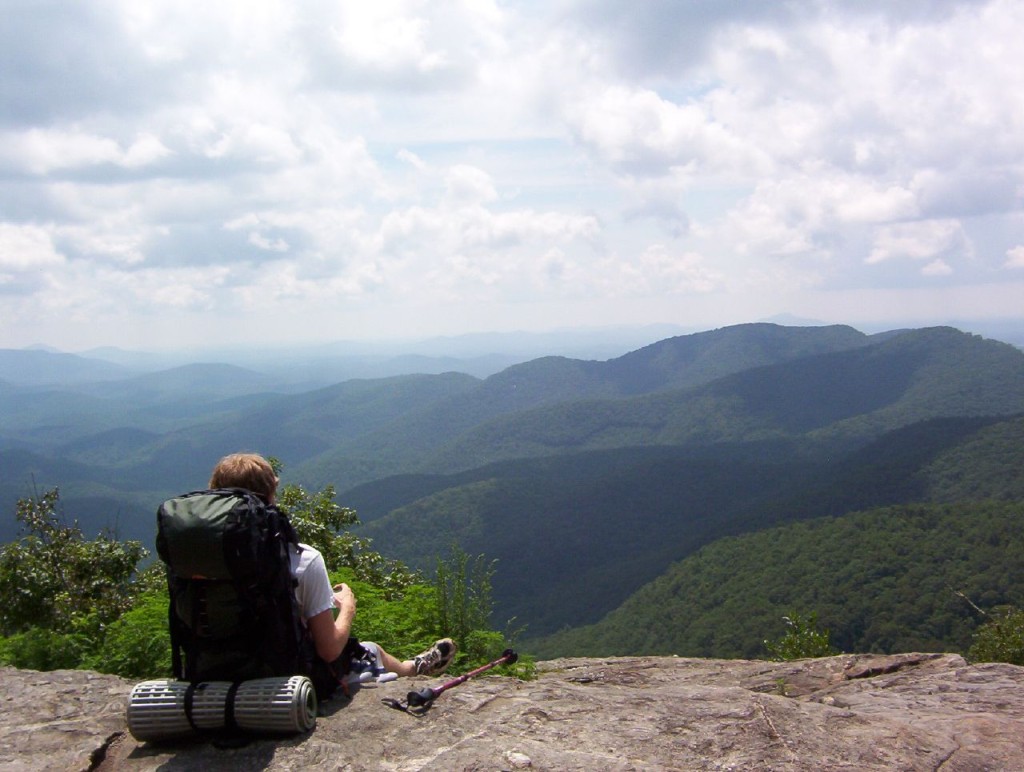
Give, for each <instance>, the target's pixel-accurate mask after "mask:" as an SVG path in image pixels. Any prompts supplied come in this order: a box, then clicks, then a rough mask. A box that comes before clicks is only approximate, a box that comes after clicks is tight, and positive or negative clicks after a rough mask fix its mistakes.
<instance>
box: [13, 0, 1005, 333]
mask: <svg viewBox="0 0 1024 772" xmlns="http://www.w3.org/2000/svg"><path fill="white" fill-rule="evenodd" d="M17 10H18V12H17V13H12V14H10V15H9V17H8V19H7V22H8V23H7V24H5V25H3V28H2V29H0V45H2V46H3V48H4V50H5V56H6V60H7V61H8V62H9V65H10V66H8V67H5V68H4V69H3V71H2V72H0V98H2V99H3V102H4V104H5V107H6V108H7V109H5V111H4V115H3V116H0V213H2V214H0V282H2V284H0V288H2V291H3V292H4V293H5V299H8V300H11V301H12V302H11V303H9V304H8V305H7V309H14V308H17V309H18V311H17V313H18V314H19V315H21V316H24V319H21V320H20V322H19V324H14V323H13V322H14V321H17V320H13V319H12V317H11V313H13V312H11V311H10V310H8V311H6V312H5V316H4V317H3V324H2V325H0V329H2V330H4V331H8V332H5V333H0V336H2V335H3V334H6V335H8V339H7V340H6V341H5V340H0V345H4V344H5V343H6V344H7V345H10V344H11V343H15V342H18V341H19V340H22V339H23V336H24V335H26V334H31V332H29V333H25V332H18V333H15V332H11V331H14V330H22V331H24V330H28V331H31V330H33V329H36V327H34V326H33V321H35V322H37V323H39V324H42V322H43V321H45V320H43V319H41V318H39V317H33V314H35V313H36V312H37V311H39V310H42V309H47V308H50V309H59V314H57V316H58V317H60V316H62V315H64V316H66V317H67V318H68V319H72V318H79V317H78V316H76V314H77V315H81V314H88V315H90V316H91V318H93V319H95V320H96V324H95V326H94V328H95V329H97V330H101V329H103V330H117V329H119V328H123V327H125V326H126V325H125V324H123V323H118V324H115V323H113V322H109V320H112V319H114V318H115V316H114V314H115V313H117V314H121V316H118V317H116V318H118V319H123V318H124V315H125V314H129V313H131V314H135V315H137V319H138V321H137V322H136V323H133V324H132V325H130V326H132V327H133V328H138V329H142V328H143V327H145V325H146V324H150V323H151V324H153V325H159V324H161V321H160V320H159V319H157V318H155V317H154V318H153V319H152V320H151V319H150V315H151V309H152V308H153V307H154V306H157V305H158V306H160V307H162V308H174V309H180V310H181V313H182V314H187V313H197V314H198V313H200V312H202V313H207V311H206V310H204V309H208V313H209V314H210V317H209V319H213V318H215V316H214V315H215V314H216V313H217V311H216V309H218V308H220V307H224V308H225V309H227V308H231V309H232V310H233V311H234V313H235V316H234V317H233V318H234V319H239V318H240V317H241V316H244V314H245V311H244V309H247V308H256V307H257V306H258V305H259V306H261V312H262V313H263V314H265V315H269V316H271V317H275V319H276V318H277V315H278V314H280V319H279V321H278V326H277V328H275V329H279V330H280V334H282V335H284V334H286V331H293V332H295V334H299V333H302V332H303V329H302V324H301V322H300V321H298V317H299V316H301V315H299V314H296V313H294V311H295V309H296V308H306V307H308V308H312V307H314V306H316V307H320V306H322V309H321V310H322V316H321V317H318V318H320V319H322V320H323V321H322V322H321V323H320V324H319V325H318V329H321V330H323V331H324V332H323V334H325V335H329V334H330V333H329V332H328V330H330V329H331V325H330V324H329V321H330V320H331V319H340V318H343V317H344V314H345V313H348V311H347V309H348V308H350V307H351V308H354V307H356V306H358V308H359V312H360V313H361V314H365V315H366V316H367V318H369V317H370V316H373V315H374V314H376V315H377V316H376V318H378V319H379V318H386V317H387V315H388V314H389V313H396V312H395V311H394V309H398V308H410V307H412V306H413V305H417V307H420V308H422V307H434V308H437V309H439V310H437V311H436V313H432V314H429V317H430V319H431V320H432V321H433V322H434V323H436V325H437V330H438V331H447V332H455V331H459V329H461V328H462V327H465V326H468V327H471V328H473V329H489V328H491V327H492V325H493V324H494V323H495V320H504V322H505V323H508V324H511V323H513V322H512V321H509V320H520V318H521V316H522V314H521V313H520V310H521V308H522V307H523V306H524V305H529V307H530V309H531V312H530V315H529V319H528V320H529V322H530V323H531V324H536V325H542V324H544V323H546V322H548V323H550V322H552V321H556V320H557V321H558V322H560V323H564V322H565V320H566V318H567V316H572V314H571V313H570V311H569V308H570V306H571V307H572V308H574V309H578V310H579V313H580V314H581V316H579V317H578V318H577V317H574V316H573V317H572V319H571V321H572V322H573V323H580V324H586V323H596V324H599V323H603V322H604V321H605V318H604V313H603V311H602V308H603V301H605V300H612V299H614V300H615V304H614V305H615V308H616V312H617V313H620V314H623V315H626V314H635V315H636V317H637V318H635V320H634V321H635V322H637V323H640V322H646V321H677V322H681V323H687V324H703V323H707V322H710V323H726V322H728V321H746V320H748V319H749V315H750V314H751V313H753V309H754V308H758V309H761V308H762V307H763V308H764V311H763V312H762V315H766V314H769V313H773V312H774V313H778V312H782V311H789V312H791V313H794V314H797V315H803V316H815V315H817V316H820V313H817V309H818V308H820V307H821V305H820V304H821V303H822V302H823V301H822V300H821V298H822V297H823V295H822V293H826V292H828V293H840V292H843V291H844V290H846V289H847V288H856V291H857V292H875V293H876V294H875V297H877V298H878V304H879V308H878V310H877V311H875V312H874V313H877V314H878V315H884V314H887V313H888V314H892V313H893V311H892V310H891V307H892V306H893V304H895V305H896V306H899V305H900V304H899V302H898V301H894V300H893V298H894V297H895V295H894V294H891V293H896V292H904V293H906V294H907V297H909V296H910V295H911V294H912V293H915V292H916V293H929V292H938V289H939V288H940V287H941V288H942V289H943V290H944V291H949V292H953V291H954V290H956V292H957V293H959V294H956V295H955V297H957V298H960V299H961V300H962V302H963V303H965V304H969V305H971V306H972V308H970V309H966V310H964V309H957V311H958V314H959V316H960V317H962V318H963V317H967V316H969V315H970V313H974V312H978V313H980V312H985V313H991V312H993V309H992V308H991V307H990V305H991V304H984V303H980V301H978V300H977V298H979V297H981V296H982V294H983V293H980V292H974V291H972V290H971V288H977V287H982V286H985V287H990V286H992V282H994V281H995V277H996V276H997V275H999V273H1000V272H1001V271H1003V270H1005V269H1011V268H1020V267H1021V265H1024V256H1022V255H1021V249H1022V247H1021V244H1022V243H1024V231H1022V223H1024V220H1022V218H1021V213H1022V211H1024V48H1022V47H1021V46H1020V44H1019V42H1018V41H1019V40H1020V39H1021V38H1022V36H1024V5H1022V4H1020V3H1018V2H1015V1H1014V0H942V1H941V2H934V3H925V2H917V1H916V0H911V1H909V2H907V3H882V2H872V3H857V4H848V3H838V2H835V0H824V1H823V2H820V3H815V4H812V5H806V6H800V7H799V8H798V7H796V6H790V5H786V4H777V3H774V4H773V3H752V2H739V3H732V2H723V3H707V4H701V3H678V2H672V0H650V2H644V3H640V4H622V3H620V2H614V1H613V0H566V1H565V2H559V3H556V4H537V3H528V2H520V1H518V0H517V1H515V2H508V3H497V2H494V1H493V0H443V1H442V2H437V3H434V2H426V0H382V1H381V2H377V3H373V4H365V3H364V4H359V3H347V4H338V3H335V2H331V1H330V0H308V2H301V3H294V2H286V0H265V1H263V0H261V2H258V3H245V2H242V1H241V0H227V1H226V2H221V3H209V2H198V1H197V0H181V1H180V2H175V3H171V2H169V0H152V2H147V3H141V4H140V3H129V2H127V0H109V2H104V3H102V4H100V5H98V6H95V7H94V6H90V5H74V4H71V5H67V4H65V5H63V6H62V5H61V4H47V3H43V4H35V5H33V4H20V5H19V6H18V9H17ZM201 276H209V277H213V278H214V280H215V282H222V286H220V285H217V284H214V285H212V288H211V285H209V284H204V280H203V279H199V278H195V277H201ZM128 287H145V290H146V293H145V294H146V297H148V298H149V300H146V299H145V297H144V296H143V295H140V294H137V293H135V292H134V291H127V290H126V288H128ZM850 291H851V292H852V291H853V290H852V289H851V290H850ZM214 293H215V294H216V297H217V298H218V301H217V302H213V300H212V298H213V297H214ZM681 294H682V295H686V296H687V298H688V299H689V300H690V301H692V302H688V303H686V304H679V303H678V302H677V300H678V297H679V296H680V295H681ZM111 296H117V297H118V299H119V306H118V308H114V304H111V303H110V302H108V300H107V299H108V298H109V297H111ZM834 296H835V294H833V295H830V296H829V297H834ZM952 296H953V295H949V296H943V297H944V298H948V297H952ZM712 297H713V298H714V300H713V301H712V300H711V298H712ZM915 297H916V298H917V299H916V300H915V302H914V304H908V305H907V307H913V308H915V309H924V308H927V307H928V304H927V303H926V302H924V301H923V300H921V298H922V297H923V295H921V294H918V295H916V296H915ZM936 297H937V296H936ZM1005 297H1008V295H1005V294H1001V295H999V298H1005ZM152 298H156V299H157V300H156V302H155V303H154V302H153V301H152ZM641 298H643V301H641V300H640V299H641ZM697 298H702V299H704V302H705V303H706V305H701V304H700V303H699V302H698V301H697V300H696V299H697ZM17 299H24V301H25V302H24V303H23V304H20V305H19V304H18V303H15V302H14V301H15V300H17ZM627 299H628V301H627ZM341 300H344V301H345V302H339V301H341ZM570 301H571V302H570ZM999 302H1000V303H1004V304H1005V305H1006V307H1005V308H1004V309H1003V310H1005V311H1006V312H1007V313H1011V312H1012V313H1014V314H1017V313H1019V309H1016V308H1012V307H1011V305H1009V304H1008V301H1005V300H1000V301H999ZM979 303H980V304H979ZM350 304H351V305H350ZM773 304H774V305H777V306H779V307H777V308H772V307H771V306H772V305H773ZM800 304H803V308H802V307H801V306H800ZM938 306H940V307H942V312H943V313H952V309H951V308H949V304H948V303H940V304H938ZM825 307H826V308H827V307H828V306H827V303H826V304H825ZM850 307H856V308H858V309H859V308H863V307H864V303H863V297H862V296H858V304H852V305H851V306H850ZM469 308H473V309H475V310H474V311H473V314H472V315H469V312H468V310H467V309H469ZM342 309H346V310H342ZM385 309H387V310H385ZM448 309H451V310H450V311H449V310H448ZM583 309H585V310H583ZM897 310H898V308H897ZM99 314H105V315H106V316H105V318H106V319H107V320H108V322H109V323H107V324H105V325H104V324H101V319H100V316H98V315H99ZM687 315H690V316H687ZM711 316H714V318H713V319H712V318H711ZM641 317H643V318H641ZM344 318H346V319H349V320H350V317H344ZM623 318H624V319H625V318H626V317H625V316H624V317H623ZM837 321H841V320H837ZM209 328H210V324H209V322H207V323H205V326H204V329H209ZM40 329H41V327H40ZM181 329H183V330H184V329H191V328H190V327H189V325H181ZM189 334H191V333H189ZM16 335H17V336H18V337H17V338H15V336H16ZM24 342H35V341H32V340H26V341H24ZM55 342H59V341H55ZM103 342H108V341H96V343H103Z"/></svg>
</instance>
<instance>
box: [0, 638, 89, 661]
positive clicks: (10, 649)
mask: <svg viewBox="0 0 1024 772" xmlns="http://www.w3.org/2000/svg"><path fill="white" fill-rule="evenodd" d="M90 645H91V642H90V641H89V640H88V638H87V637H86V636H84V635H81V634H79V633H61V632H57V631H56V630H49V629H47V628H44V627H33V628H30V629H28V630H25V631H24V632H20V633H15V634H14V635H11V636H9V637H7V638H2V639H0V663H3V664H5V665H10V666H11V667H17V668H22V669H24V670H66V669H67V670H70V669H75V668H77V667H80V665H81V662H82V657H83V654H84V653H85V652H86V650H87V649H88V648H89V646H90Z"/></svg>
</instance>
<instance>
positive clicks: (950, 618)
mask: <svg viewBox="0 0 1024 772" xmlns="http://www.w3.org/2000/svg"><path fill="white" fill-rule="evenodd" d="M1022 526H1024V506H1022V504H1021V503H1020V502H993V501H989V502H978V503H971V504H955V505H939V504H931V505H924V504H918V505H908V506H900V507H885V508H881V509H874V510H871V511H868V512H861V513H854V514H848V515H844V516H843V517H829V518H820V519H817V520H813V521H807V522H800V523H793V524H790V525H787V526H783V527H779V528H773V529H769V530H767V531H761V532H758V533H751V534H744V535H742V536H737V537H731V538H726V539H722V540H720V541H717V542H715V543H714V544H711V545H709V546H707V547H705V548H704V549H702V550H700V551H699V552H698V553H696V554H695V555H692V556H690V557H688V558H687V559H685V560H683V561H681V562H679V563H678V564H676V565H674V566H672V567H671V568H670V569H669V570H668V571H667V572H665V573H664V574H663V575H662V576H660V577H659V578H658V579H656V580H655V581H653V582H651V583H650V584H648V585H647V586H645V587H644V588H643V589H641V590H639V591H638V592H637V593H636V594H634V595H633V596H632V597H631V598H630V599H629V600H628V601H627V602H626V603H624V604H623V605H622V606H620V607H619V608H618V609H616V610H615V611H613V612H612V613H610V614H609V615H608V616H607V617H605V618H604V619H603V620H601V622H599V623H598V624H596V625H593V626H589V627H581V628H577V629H574V630H567V631H564V632H561V633H557V634H555V635H552V636H549V637H547V638H544V639H541V640H534V641H531V644H530V645H531V647H532V649H531V650H532V651H534V652H535V653H536V654H538V655H539V656H542V657H548V656H562V655H566V654H569V653H571V654H573V655H575V656H586V655H600V656H607V655H612V654H678V655H681V656H695V657H746V658H757V657H763V656H764V655H765V654H766V651H765V648H764V640H765V638H766V637H775V636H777V635H779V634H781V633H782V632H783V629H784V624H783V617H784V616H786V615H787V614H788V613H790V612H791V611H792V610H793V609H799V610H809V611H811V612H813V613H816V614H817V618H818V620H819V621H820V623H821V624H822V625H823V626H824V627H827V628H828V629H829V630H830V631H831V634H832V639H831V640H832V644H833V645H834V646H836V647H837V648H838V649H840V650H842V651H846V652H899V651H955V652H966V651H967V649H968V647H969V646H970V643H971V639H972V635H973V634H974V632H975V630H976V629H977V627H978V624H979V623H980V622H982V621H984V620H983V618H982V617H981V616H980V615H979V614H978V613H977V612H976V610H975V609H974V608H973V606H972V605H971V604H972V603H973V604H976V605H977V606H979V607H981V608H983V609H993V608H995V607H998V606H1001V605H1016V606H1020V605H1021V604H1022V603H1024V559H1022V556H1024V528H1022Z"/></svg>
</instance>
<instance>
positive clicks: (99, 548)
mask: <svg viewBox="0 0 1024 772" xmlns="http://www.w3.org/2000/svg"><path fill="white" fill-rule="evenodd" d="M59 503H60V494H59V492H58V490H57V489H56V488H54V489H53V490H51V491H48V492H46V493H44V494H42V495H37V496H33V497H31V498H28V499H21V500H19V501H18V504H17V518H18V520H19V521H20V522H21V523H23V524H24V531H25V533H24V534H23V535H22V537H21V538H20V539H19V540H18V541H14V542H11V543H9V544H5V545H3V546H2V547H0V634H4V635H11V634H12V633H18V632H24V631H27V630H29V629H30V628H33V627H41V628H46V629H48V630H54V631H57V632H67V633H71V632H74V633H85V634H87V635H89V634H91V635H100V634H101V631H102V629H103V626H104V625H106V624H109V623H110V622H113V621H114V620H115V619H117V618H118V617H120V616H121V614H123V613H124V612H125V611H127V610H128V609H129V608H130V607H131V604H132V601H133V600H134V597H135V594H136V588H135V586H134V584H133V581H132V580H133V577H134V574H135V570H136V567H137V566H138V564H139V561H140V560H142V559H143V558H145V557H146V556H147V555H148V552H147V551H146V550H145V549H144V548H143V547H142V545H141V544H140V543H139V542H136V541H128V542H119V541H116V540H115V539H113V538H112V537H111V536H109V535H107V534H101V535H99V536H98V537H96V538H95V539H93V540H92V541H86V539H85V537H84V535H83V534H82V531H81V530H80V529H79V527H78V524H77V523H72V524H71V525H67V523H66V522H65V520H64V518H63V516H62V514H60V512H59ZM84 627H88V628H90V629H88V630H84V629H83V628H84Z"/></svg>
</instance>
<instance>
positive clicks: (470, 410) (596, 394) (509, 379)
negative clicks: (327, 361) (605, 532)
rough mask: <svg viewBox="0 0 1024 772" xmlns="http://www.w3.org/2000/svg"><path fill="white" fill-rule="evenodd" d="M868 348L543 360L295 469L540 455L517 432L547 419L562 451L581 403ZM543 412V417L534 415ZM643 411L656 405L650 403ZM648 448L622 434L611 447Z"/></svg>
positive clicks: (757, 331)
mask: <svg viewBox="0 0 1024 772" xmlns="http://www.w3.org/2000/svg"><path fill="white" fill-rule="evenodd" d="M868 341H869V338H868V337H867V336H865V335H863V334H862V333H859V332H857V331H856V330H854V329H852V328H850V327H818V328H806V329H805V328H782V327H778V326H776V325H769V324H752V325H738V326H736V327H727V328H723V329H720V330H714V331H711V332H704V333H696V334H693V335H687V336H681V337H676V338H671V339H668V340H664V341H660V342H658V343H655V344H652V345H650V346H647V347H645V348H643V349H640V350H639V351H636V352H632V353H630V354H626V355H624V356H622V357H618V358H616V359H612V360H608V361H606V362H596V361H585V360H577V359H567V358H565V357H542V358H540V359H535V360H531V361H530V362H524V363H522V364H519V365H515V366H513V367H509V368H507V369H505V370H503V371H502V372H500V373H498V374H496V375H493V376H491V377H490V378H487V379H485V380H484V381H483V382H482V383H481V384H480V385H479V386H478V387H477V388H476V389H473V390H471V391H467V392H466V393H464V394H459V395H456V396H453V397H452V398H450V399H448V400H442V401H439V402H437V403H436V404H434V405H431V406H429V407H427V408H424V409H423V410H420V411H418V412H414V413H410V414H409V415H407V416H405V417H404V418H403V419H402V421H400V422H395V423H394V424H391V425H389V426H386V427H383V428H381V429H380V430H378V431H376V432H374V433H372V434H368V435H365V436H360V437H353V438H351V439H350V440H348V441H344V442H341V443H339V444H338V445H337V446H336V447H334V448H332V449H331V450H329V451H327V452H325V453H324V454H322V455H321V456H319V457H318V458H316V459H314V460H312V461H310V462H307V463H305V464H303V465H302V467H301V468H300V469H299V470H298V473H299V474H300V475H301V476H303V477H304V478H306V479H309V480H311V481H314V482H318V483H322V482H327V481H334V482H335V483H336V484H337V485H338V486H339V488H345V487H348V486H351V485H357V484H359V483H361V482H365V481H367V480H372V479H374V478H379V477H384V476H389V475H393V474H398V473H401V472H404V471H455V470H457V469H461V468H470V467H472V466H476V465H479V464H483V463H487V462H488V461H493V460H497V459H500V458H514V457H517V456H529V455H535V454H536V453H545V452H549V450H545V449H543V448H540V447H538V446H536V445H534V444H533V443H532V441H531V439H530V438H529V437H527V438H525V439H524V438H522V437H521V435H520V436H518V437H517V436H515V435H517V433H519V432H524V433H526V434H527V435H530V434H532V426H533V424H534V422H537V421H539V422H541V423H544V422H546V421H548V420H551V421H552V422H553V423H552V424H551V426H552V427H553V428H554V427H557V428H555V431H556V432H557V433H558V434H559V437H558V438H556V439H554V440H553V442H554V444H555V445H559V444H561V442H562V440H561V439H560V437H561V434H562V433H564V432H568V434H569V435H570V440H569V442H570V443H583V442H585V440H583V439H582V438H583V437H584V435H585V434H587V433H589V432H590V431H591V430H592V429H591V427H590V426H585V425H583V424H581V429H580V431H579V432H577V431H576V430H575V429H574V428H573V426H572V425H571V424H572V422H573V420H574V419H575V416H576V414H577V411H579V412H581V413H586V414H588V415H590V414H589V413H588V408H587V407H586V406H583V405H582V404H581V403H580V401H581V400H586V399H592V400H597V399H604V400H609V401H606V402H600V403H598V402H595V403H593V404H594V406H595V410H596V411H597V412H598V413H600V412H602V411H604V410H605V409H606V406H607V410H609V411H613V412H614V411H618V410H620V409H621V410H624V411H627V412H629V411H632V410H633V408H631V407H630V406H629V405H627V404H622V406H621V408H620V403H622V398H623V397H627V396H631V395H636V394H655V393H658V392H662V391H665V390H672V389H676V390H678V389H679V388H680V387H681V386H697V385H701V384H706V383H709V382H711V381H713V380H715V379H716V378H720V377H722V376H724V375H727V374H731V373H737V372H741V371H743V370H744V369H747V368H750V367H757V366H759V365H764V364H765V363H769V362H771V363H778V362H786V361H792V360H795V359H797V358H799V357H801V356H807V355H810V354H817V353H820V352H822V351H844V350H849V349H851V348H856V347H861V346H864V345H866V344H867V342H868ZM578 403H579V404H578ZM567 406H569V407H567ZM545 407H547V408H548V410H546V411H545V410H540V409H541V408H545ZM650 409H651V410H656V411H660V410H662V407H661V406H660V405H659V404H656V403H654V404H653V406H652V407H651V408H650ZM531 410H537V411H538V412H535V413H531V412H530V411H531ZM655 420H658V419H655ZM641 421H642V422H643V421H646V419H641ZM567 423H568V424H569V426H566V424H567ZM542 431H543V429H542ZM505 432H510V434H509V435H508V436H509V440H510V441H509V443H508V444H507V445H505V446H504V447H502V448H500V449H497V448H495V443H496V442H498V443H499V444H500V442H501V439H500V438H502V437H504V436H505ZM495 436H497V437H498V439H497V440H495ZM647 441H648V440H647V439H643V438H640V439H630V438H627V437H623V438H622V439H621V441H619V442H617V443H616V444H620V445H640V444H645V443H646V442H647ZM520 442H522V443H523V444H522V447H521V448H520V447H519V445H520ZM584 446H585V445H584ZM584 446H581V447H580V449H582V447H584ZM590 447H594V445H591V446H590ZM597 447H600V445H597ZM520 449H521V450H522V452H519V451H520Z"/></svg>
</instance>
